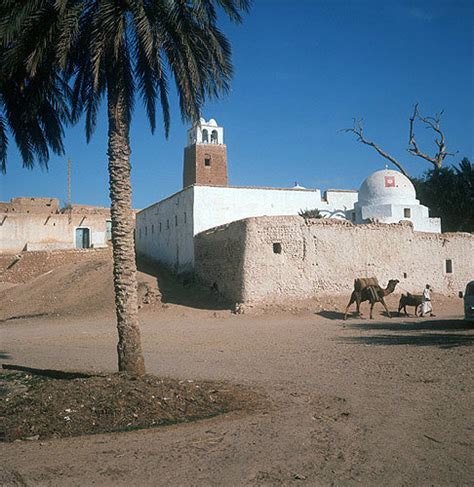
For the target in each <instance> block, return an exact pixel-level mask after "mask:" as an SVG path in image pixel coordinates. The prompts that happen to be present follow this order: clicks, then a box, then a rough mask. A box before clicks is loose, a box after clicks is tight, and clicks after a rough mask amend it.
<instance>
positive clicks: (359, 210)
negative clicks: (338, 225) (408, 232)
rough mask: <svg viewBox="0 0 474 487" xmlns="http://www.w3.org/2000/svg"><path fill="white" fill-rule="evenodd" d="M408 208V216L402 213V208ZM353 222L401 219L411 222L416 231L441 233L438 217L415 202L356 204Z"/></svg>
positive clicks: (390, 221) (386, 221) (391, 221)
mask: <svg viewBox="0 0 474 487" xmlns="http://www.w3.org/2000/svg"><path fill="white" fill-rule="evenodd" d="M406 208H409V209H410V217H409V218H407V217H405V215H404V210H405V209H406ZM355 214H356V220H355V223H364V221H367V220H368V219H374V220H377V221H379V222H380V223H399V222H400V221H402V220H408V221H410V222H412V224H413V228H414V229H415V230H416V231H417V232H433V233H441V220H440V219H439V218H430V217H429V210H428V208H427V207H426V206H423V205H420V204H417V205H409V204H397V205H394V204H386V205H372V206H362V207H360V206H359V205H356V209H355Z"/></svg>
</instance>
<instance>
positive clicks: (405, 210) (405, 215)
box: [403, 208, 411, 218]
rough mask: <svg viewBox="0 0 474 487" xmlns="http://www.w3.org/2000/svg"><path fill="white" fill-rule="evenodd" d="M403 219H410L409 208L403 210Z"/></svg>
mask: <svg viewBox="0 0 474 487" xmlns="http://www.w3.org/2000/svg"><path fill="white" fill-rule="evenodd" d="M403 217H404V218H411V210H410V208H403Z"/></svg>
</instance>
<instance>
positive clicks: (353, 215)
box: [351, 211, 356, 222]
mask: <svg viewBox="0 0 474 487" xmlns="http://www.w3.org/2000/svg"><path fill="white" fill-rule="evenodd" d="M351 218H352V221H353V222H355V221H356V214H355V211H353V212H352V213H351Z"/></svg>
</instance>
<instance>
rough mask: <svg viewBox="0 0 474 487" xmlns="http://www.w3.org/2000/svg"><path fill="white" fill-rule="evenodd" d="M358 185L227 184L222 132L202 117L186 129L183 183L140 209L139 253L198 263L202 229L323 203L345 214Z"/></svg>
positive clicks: (175, 263) (182, 264) (185, 264)
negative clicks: (338, 187) (196, 240)
mask: <svg viewBox="0 0 474 487" xmlns="http://www.w3.org/2000/svg"><path fill="white" fill-rule="evenodd" d="M356 201H357V192H356V191H338V190H328V191H326V192H325V193H324V195H323V196H322V195H321V192H320V190H319V189H305V188H302V187H301V186H298V185H296V186H295V187H294V188H262V187H235V186H228V179H227V156H226V146H225V144H224V132H223V129H222V127H219V126H218V125H217V123H216V122H215V120H213V119H211V120H210V121H209V122H206V121H205V120H204V119H201V120H200V123H198V124H195V125H194V126H193V127H192V128H191V129H190V130H189V132H188V146H187V147H186V148H185V149H184V171H183V189H182V190H181V191H179V192H178V193H176V194H173V195H171V196H169V197H168V198H166V199H164V200H162V201H160V202H158V203H155V204H153V205H151V206H149V207H147V208H145V209H144V210H142V211H140V212H139V213H138V214H137V226H136V247H137V253H138V254H141V255H143V256H146V257H148V258H150V259H152V260H155V261H158V262H161V263H162V264H164V265H166V266H168V267H170V268H171V269H173V270H175V271H176V272H186V271H192V270H193V268H194V236H195V235H197V234H198V233H200V232H203V231H204V230H208V229H210V228H214V227H217V226H219V225H223V224H227V223H231V222H233V221H236V220H240V219H243V218H248V217H254V216H275V215H297V214H298V213H299V212H300V211H302V210H306V209H315V208H317V209H319V210H320V211H321V213H322V214H323V215H324V216H328V217H333V218H346V217H347V216H348V215H350V214H352V210H353V208H354V203H355V202H356Z"/></svg>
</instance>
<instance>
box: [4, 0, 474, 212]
mask: <svg viewBox="0 0 474 487" xmlns="http://www.w3.org/2000/svg"><path fill="white" fill-rule="evenodd" d="M473 21H474V7H473V6H471V2H469V1H456V0H451V1H437V0H429V1H401V0H392V1H389V2H380V1H372V0H370V1H356V0H346V1H330V0H325V1H322V0H297V1H296V0H255V1H254V5H253V8H252V10H251V12H250V14H249V15H248V16H247V17H246V18H245V20H244V23H243V24H242V25H240V26H235V25H231V24H228V23H227V22H223V23H222V24H221V25H222V28H223V30H224V31H225V32H226V33H227V35H228V37H229V39H230V41H231V43H232V46H233V52H234V54H233V61H234V66H235V76H234V80H233V84H232V90H231V93H230V94H229V95H228V96H227V97H226V98H224V99H222V100H220V101H218V102H212V103H208V104H207V105H206V107H205V109H204V111H203V116H204V117H205V118H206V119H209V118H211V117H213V118H215V119H216V120H217V121H218V123H219V124H220V125H223V126H224V130H225V142H226V144H227V151H228V160H229V177H230V184H232V185H256V186H277V187H289V186H292V185H293V184H294V182H295V181H298V182H299V183H300V184H301V185H303V186H306V187H319V188H321V189H327V188H341V189H357V188H358V187H359V185H360V183H361V182H362V181H363V180H364V178H365V177H366V176H367V175H368V174H370V173H371V172H373V171H374V170H377V169H380V168H383V167H384V165H385V162H386V161H385V160H384V159H382V158H381V157H380V156H378V155H377V154H376V153H375V151H374V150H373V149H371V148H370V147H367V146H364V145H361V144H359V143H357V142H356V141H355V139H354V138H353V136H351V135H350V134H345V133H341V132H340V129H343V128H345V127H348V126H351V124H352V118H353V117H357V118H363V119H364V127H365V133H366V136H367V137H368V138H371V139H373V140H374V141H376V142H377V143H379V144H380V145H381V146H382V147H383V148H384V149H385V150H387V151H388V152H389V153H391V154H392V155H394V156H395V157H397V158H398V159H399V160H400V161H402V162H403V163H404V164H405V167H406V168H407V170H408V172H409V173H410V174H412V175H419V174H421V173H422V172H423V171H424V170H425V169H427V168H428V165H427V163H426V162H424V161H423V160H421V159H417V158H414V157H412V156H410V155H409V154H408V153H407V152H406V147H407V142H408V117H409V116H410V114H411V110H412V106H413V103H414V102H416V101H418V102H419V103H420V108H421V111H422V112H423V113H425V114H434V113H435V112H437V111H440V110H441V109H444V110H445V112H444V115H443V123H442V127H443V128H444V131H445V133H446V137H447V142H448V149H449V150H453V151H454V150H458V151H459V154H458V156H456V157H455V158H452V159H451V161H452V162H456V163H457V162H458V161H459V160H460V159H461V158H462V157H463V156H467V157H469V158H470V159H471V161H473V160H474V157H473V150H472V144H473V139H474V130H473V129H474V123H473V118H474V116H473V113H474V88H473V72H474V68H473V27H472V26H473ZM172 101H173V102H174V108H173V110H172V125H171V133H170V137H169V139H168V140H165V139H164V136H163V131H162V130H161V129H158V130H157V131H156V133H155V135H153V136H152V135H151V134H150V131H149V129H148V126H147V122H146V118H145V116H144V113H143V111H142V109H141V106H140V103H137V107H138V108H137V110H136V112H135V116H134V120H133V125H132V130H131V145H132V165H133V176H132V182H133V203H134V206H135V207H136V208H140V207H144V206H147V205H148V204H150V203H152V202H154V201H157V200H159V199H161V198H163V197H165V196H167V195H169V194H171V193H173V192H175V191H178V190H179V189H181V184H182V183H181V181H182V161H183V147H184V143H185V140H186V130H187V127H186V126H185V125H183V124H182V122H181V117H180V114H179V110H178V108H177V104H176V103H175V102H176V100H175V98H174V97H172ZM101 115H102V116H101V118H100V121H99V125H98V128H97V130H96V132H95V134H94V137H93V139H92V142H91V143H90V144H86V141H85V135H84V128H83V124H79V125H78V126H76V127H74V128H71V129H68V130H67V136H66V139H65V144H66V151H67V154H66V156H65V157H62V158H58V157H53V158H52V159H51V161H50V168H49V171H48V172H46V171H42V170H41V169H39V168H37V169H34V170H32V171H30V170H26V169H23V168H22V167H21V160H20V158H19V156H18V153H17V152H16V150H15V149H14V148H13V144H12V148H13V149H12V150H10V153H9V163H8V172H7V174H6V175H0V200H7V199H10V198H11V197H15V196H53V197H57V198H60V199H61V200H62V201H65V199H66V194H67V188H66V159H67V157H70V158H71V160H72V199H73V202H75V203H80V204H94V205H102V206H108V205H109V197H108V180H107V158H106V147H107V140H106V134H107V126H106V121H105V113H104V110H102V114H101ZM417 139H418V142H419V144H420V146H422V148H423V149H426V151H431V152H433V151H434V145H433V137H432V133H430V132H429V131H426V130H425V129H423V128H421V127H420V128H419V129H418V130H417Z"/></svg>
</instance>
